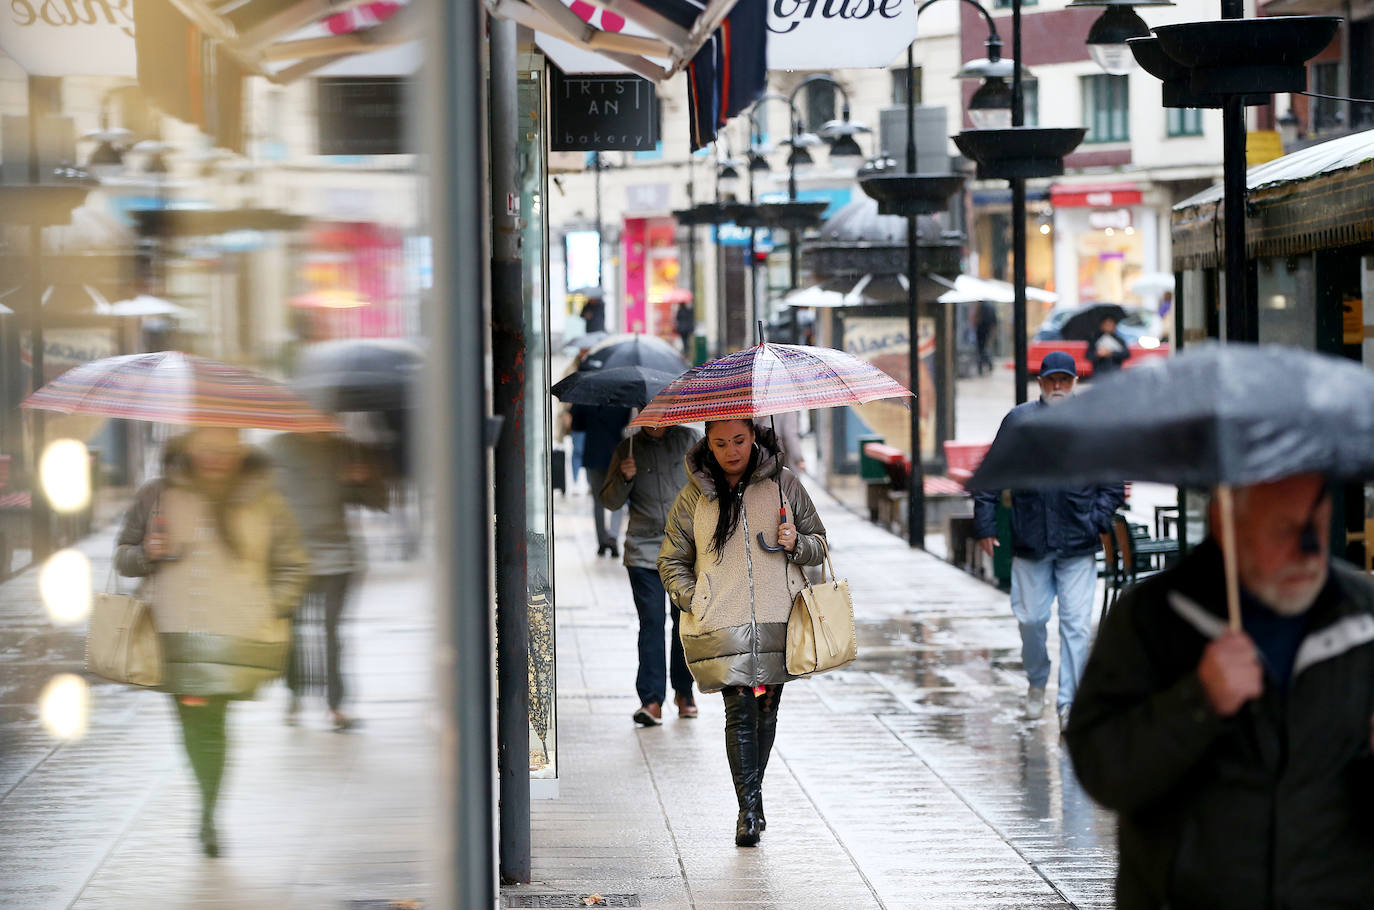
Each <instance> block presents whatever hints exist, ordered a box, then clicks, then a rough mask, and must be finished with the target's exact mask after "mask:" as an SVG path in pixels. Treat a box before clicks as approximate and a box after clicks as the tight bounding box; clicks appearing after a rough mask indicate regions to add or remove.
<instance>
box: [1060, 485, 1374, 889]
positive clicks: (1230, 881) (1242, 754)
mask: <svg viewBox="0 0 1374 910" xmlns="http://www.w3.org/2000/svg"><path fill="white" fill-rule="evenodd" d="M1331 514H1332V500H1331V496H1330V494H1329V492H1328V490H1327V482H1326V479H1325V477H1324V476H1322V475H1320V474H1314V473H1309V474H1300V475H1293V476H1289V477H1286V478H1283V479H1280V480H1277V481H1271V482H1266V483H1260V484H1255V485H1252V486H1248V487H1238V488H1237V489H1236V490H1235V521H1234V527H1235V533H1234V542H1235V566H1236V570H1237V572H1236V574H1237V576H1238V580H1239V585H1240V613H1239V616H1240V621H1241V625H1242V627H1243V631H1238V630H1233V629H1230V628H1228V624H1227V621H1226V616H1227V609H1226V604H1227V592H1226V585H1225V574H1224V570H1223V546H1222V545H1221V544H1220V543H1219V542H1218V540H1217V537H1218V536H1224V532H1219V531H1218V530H1217V529H1218V528H1222V527H1224V526H1225V525H1224V523H1223V521H1222V516H1221V514H1220V509H1219V508H1218V507H1217V504H1216V503H1215V502H1214V503H1213V511H1212V515H1211V522H1212V528H1213V535H1214V536H1213V537H1209V538H1208V539H1207V540H1206V541H1205V542H1204V543H1203V544H1201V545H1200V546H1198V547H1197V549H1195V550H1194V551H1193V552H1192V553H1190V554H1189V555H1188V556H1187V557H1186V558H1185V559H1184V560H1183V561H1182V562H1181V563H1180V564H1179V565H1178V566H1176V567H1174V568H1172V569H1169V570H1167V571H1165V572H1161V573H1159V574H1157V575H1154V576H1152V577H1150V578H1149V579H1147V580H1146V581H1144V582H1142V583H1141V584H1139V585H1137V586H1136V587H1134V588H1132V589H1131V590H1130V591H1128V592H1126V594H1125V595H1124V596H1123V597H1122V598H1121V600H1120V601H1119V602H1118V603H1117V604H1116V606H1114V607H1113V608H1112V611H1111V613H1110V614H1108V616H1107V618H1106V619H1105V620H1104V621H1103V623H1102V628H1101V630H1100V631H1099V635H1098V640H1097V644H1096V646H1095V647H1094V648H1093V652H1092V657H1091V659H1090V660H1089V661H1088V667H1087V671H1086V673H1085V674H1084V677H1083V682H1082V685H1081V687H1080V689H1079V694H1078V699H1077V701H1076V702H1075V703H1074V709H1073V717H1072V720H1071V721H1070V723H1069V726H1068V729H1067V730H1066V731H1065V734H1064V735H1065V739H1066V741H1067V743H1068V746H1069V751H1070V754H1071V755H1072V757H1073V763H1074V767H1075V769H1076V770H1077V772H1078V776H1079V779H1080V780H1081V781H1082V782H1083V786H1084V788H1085V789H1086V790H1087V791H1088V793H1090V794H1091V795H1092V796H1093V798H1094V799H1096V800H1098V801H1099V802H1100V803H1102V804H1103V805H1105V806H1107V807H1108V808H1110V809H1114V810H1116V811H1117V812H1118V813H1119V824H1120V838H1119V844H1120V868H1119V871H1118V874H1117V904H1116V906H1117V907H1119V908H1121V910H1135V908H1147V907H1148V908H1159V907H1166V906H1167V907H1172V908H1177V910H1184V908H1203V907H1205V908H1209V910H1217V908H1220V910H1225V908H1246V910H1249V908H1261V907H1266V908H1279V907H1366V906H1369V905H1370V902H1371V900H1372V899H1374V897H1372V896H1374V863H1371V862H1370V857H1371V856H1374V824H1371V819H1374V811H1372V810H1374V758H1371V745H1372V743H1371V715H1374V685H1371V681H1374V581H1371V579H1370V578H1369V576H1367V575H1365V574H1364V573H1362V572H1360V571H1358V570H1357V569H1355V568H1354V567H1352V566H1347V565H1344V564H1342V563H1332V562H1331V560H1330V555H1329V554H1330V543H1329V540H1330V529H1331Z"/></svg>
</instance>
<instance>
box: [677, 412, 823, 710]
mask: <svg viewBox="0 0 1374 910" xmlns="http://www.w3.org/2000/svg"><path fill="white" fill-rule="evenodd" d="M757 438H758V442H759V444H760V445H761V446H762V448H763V453H762V456H761V457H760V459H759V463H758V466H757V467H756V468H755V470H754V474H753V477H752V478H751V479H750V481H749V484H748V485H747V486H746V487H745V489H744V508H743V510H742V514H741V515H740V522H739V527H738V529H737V530H736V531H735V534H734V535H733V536H732V537H731V538H730V540H729V541H728V543H727V544H726V547H725V553H724V554H723V556H722V557H721V558H720V559H719V560H717V558H716V555H717V554H716V553H715V552H714V551H712V550H711V538H712V536H713V535H714V533H715V528H716V519H717V517H718V516H719V514H720V506H719V501H718V496H717V491H716V489H715V483H714V482H713V481H712V479H711V475H710V473H709V472H708V471H707V470H706V467H705V461H704V459H705V458H706V457H708V453H707V448H706V440H702V441H701V442H699V443H697V444H696V445H695V446H693V447H692V449H691V451H689V452H688V453H687V459H686V463H687V477H688V483H687V486H685V487H684V488H683V489H682V492H681V493H679V494H678V497H677V500H676V501H675V502H674V503H673V507H672V509H671V510H669V513H668V524H667V527H666V529H665V534H664V538H663V546H662V548H661V549H660V550H659V553H658V574H659V576H660V577H661V578H662V579H663V585H664V587H665V588H667V591H668V596H669V597H671V598H672V600H673V603H674V605H676V606H677V607H679V608H680V609H681V610H682V623H681V633H682V649H683V651H684V652H685V654H686V656H687V665H688V667H689V668H690V669H691V671H692V676H693V678H694V679H695V680H696V682H697V685H698V686H699V687H700V688H701V691H703V692H715V691H718V690H720V689H722V688H724V687H725V686H762V685H773V684H776V683H782V682H786V681H787V680H789V679H791V678H793V677H791V676H789V675H788V673H787V660H786V647H787V617H788V615H789V614H790V613H791V611H792V598H793V597H794V596H795V594H796V593H797V592H798V591H800V590H801V588H802V585H803V584H804V582H805V579H804V577H803V575H802V569H801V567H802V566H814V565H819V564H820V563H821V562H822V560H823V559H824V558H825V551H824V540H825V526H824V525H823V524H821V520H820V516H818V515H817V514H816V508H815V506H814V505H813V504H812V502H811V497H810V496H808V495H807V493H806V488H805V487H803V486H802V484H801V481H800V480H798V479H797V476H796V475H795V474H793V473H792V472H791V471H789V470H785V469H783V468H782V461H781V452H780V451H779V449H778V446H777V443H776V442H775V441H774V438H773V434H772V433H771V432H770V431H768V430H760V431H759V432H758V434H757ZM779 484H781V486H782V492H783V494H784V496H785V497H786V501H787V513H788V519H789V520H790V521H791V522H792V523H793V524H795V525H796V526H797V547H796V550H794V551H793V552H792V553H790V554H787V553H769V552H767V551H765V550H764V549H763V548H761V547H760V546H759V543H758V539H757V537H756V535H757V534H758V532H760V531H762V532H763V537H764V539H765V540H767V541H768V542H769V543H773V542H775V541H776V540H777V533H778V524H779V520H778V486H779Z"/></svg>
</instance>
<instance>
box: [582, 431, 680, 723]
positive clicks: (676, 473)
mask: <svg viewBox="0 0 1374 910" xmlns="http://www.w3.org/2000/svg"><path fill="white" fill-rule="evenodd" d="M699 439H701V434H700V433H698V432H696V431H695V430H691V429H688V428H687V427H682V426H673V427H664V428H657V427H645V428H644V429H642V430H640V431H639V432H637V433H635V434H634V435H633V436H631V437H630V438H629V439H625V440H622V441H621V443H620V445H618V446H617V447H616V449H615V452H613V453H612V454H611V462H610V466H609V468H608V469H607V471H606V481H605V483H604V484H602V486H601V489H600V490H599V491H598V492H599V494H600V498H601V504H602V505H604V506H605V507H606V508H608V509H619V508H620V507H621V506H623V505H625V504H626V503H627V502H628V504H629V507H630V525H629V527H628V528H627V529H626V531H625V570H626V571H627V572H629V574H630V590H631V591H632V592H633V594H634V599H635V610H636V611H638V613H639V673H638V675H636V677H635V689H636V690H637V691H638V693H639V705H640V706H639V709H638V710H637V711H635V713H634V719H635V722H636V723H638V724H640V725H641V726H645V727H651V726H656V725H657V724H659V723H662V721H663V700H664V698H665V696H666V694H667V685H668V682H669V679H668V676H669V670H671V675H672V684H673V691H674V692H675V693H676V695H675V697H674V699H673V701H674V703H675V704H676V705H677V710H678V716H679V717H682V718H684V719H686V718H693V717H696V716H697V706H696V701H695V699H694V698H693V697H692V672H691V671H690V670H688V669H687V659H686V657H684V656H683V653H682V639H681V638H680V637H679V634H678V616H679V614H680V613H681V611H680V610H679V609H678V608H677V607H672V619H673V636H672V642H671V643H670V644H669V653H670V655H671V658H670V661H669V662H668V663H667V665H665V661H664V658H663V620H664V607H665V605H666V604H667V594H665V593H664V590H663V580H662V579H661V578H659V574H658V551H659V549H660V548H661V547H662V546H663V533H664V526H665V525H666V524H667V521H668V510H669V509H670V508H672V505H673V501H674V500H675V499H677V494H678V491H680V490H681V489H682V485H683V483H684V480H685V478H684V474H683V467H682V466H683V464H684V462H685V459H686V457H687V451H688V450H689V449H691V448H692V446H694V445H695V444H696V443H697V441H698V440H699Z"/></svg>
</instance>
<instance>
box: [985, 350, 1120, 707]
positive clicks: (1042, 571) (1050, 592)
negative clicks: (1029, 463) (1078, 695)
mask: <svg viewBox="0 0 1374 910" xmlns="http://www.w3.org/2000/svg"><path fill="white" fill-rule="evenodd" d="M1077 382H1078V370H1077V368H1076V366H1075V365H1074V359H1073V357H1071V356H1070V355H1068V354H1065V353H1063V352H1062V351H1054V352H1052V353H1050V354H1047V355H1045V358H1044V360H1043V361H1042V362H1041V364H1040V377H1039V383H1040V400H1039V401H1035V402H1027V403H1025V404H1022V405H1018V406H1017V407H1015V408H1013V409H1012V410H1011V412H1010V413H1009V414H1007V416H1006V417H1005V418H1004V419H1003V421H1002V428H1003V429H1005V428H1006V427H1007V426H1008V425H1009V424H1011V423H1013V422H1015V421H1016V420H1019V419H1021V418H1022V417H1025V416H1027V415H1028V414H1030V413H1032V412H1033V411H1034V409H1035V408H1043V407H1050V406H1052V405H1054V404H1056V403H1058V402H1060V401H1064V400H1065V399H1067V398H1068V397H1069V395H1071V394H1072V393H1073V387H1074V385H1075V383H1077ZM998 433H999V434H1000V433H1001V430H998ZM999 496H1000V493H998V492H997V491H987V490H984V491H980V492H978V493H976V494H975V495H974V506H973V516H974V534H975V536H976V537H977V538H978V545H979V546H980V547H981V548H982V550H983V552H984V553H986V554H988V555H989V556H991V555H992V553H993V548H994V547H996V546H998V545H999V544H998V542H997V520H996V508H997V500H998V497H999ZM1125 501H1126V496H1125V489H1124V488H1123V486H1122V485H1121V484H1112V485H1105V486H1087V487H1065V488H1063V489H1054V490H1048V489H1046V490H1013V491H1012V493H1011V542H1012V551H1013V558H1012V562H1011V610H1012V613H1013V614H1015V616H1016V622H1017V624H1018V625H1019V626H1020V629H1021V658H1022V662H1023V663H1024V664H1025V667H1026V677H1027V679H1028V681H1029V683H1030V685H1029V688H1028V690H1027V692H1026V717H1028V718H1030V719H1032V720H1034V719H1037V718H1039V717H1040V715H1041V714H1042V713H1043V712H1044V710H1045V686H1046V684H1047V683H1048V682H1049V679H1050V655H1049V649H1048V647H1047V645H1046V639H1047V630H1048V628H1049V622H1050V610H1051V608H1052V607H1053V605H1054V601H1055V598H1056V597H1058V599H1059V694H1058V698H1057V700H1056V702H1057V708H1058V711H1057V713H1058V715H1059V726H1060V729H1063V727H1064V726H1065V724H1067V723H1068V718H1069V706H1070V705H1072V704H1073V695H1074V691H1075V690H1076V689H1077V688H1078V681H1079V679H1081V678H1082V676H1083V668H1084V666H1085V665H1086V664H1087V660H1088V639H1089V637H1090V636H1091V634H1092V607H1093V594H1094V592H1095V591H1096V588H1097V563H1096V555H1097V551H1098V550H1099V549H1100V548H1101V546H1102V541H1101V537H1100V535H1101V534H1105V533H1110V531H1111V529H1112V516H1113V515H1114V514H1115V513H1116V510H1117V509H1118V508H1120V507H1121V505H1122V504H1123V503H1124V502H1125Z"/></svg>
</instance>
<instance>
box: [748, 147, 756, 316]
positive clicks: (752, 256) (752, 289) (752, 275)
mask: <svg viewBox="0 0 1374 910" xmlns="http://www.w3.org/2000/svg"><path fill="white" fill-rule="evenodd" d="M749 152H750V156H749V164H750V167H749V206H750V208H753V206H754V168H753V167H752V165H753V163H754V161H753V155H754V142H753V137H752V135H751V137H750V142H749ZM756 214H757V213H756V212H751V213H750V220H751V221H752V220H753V218H754V216H755V215H756ZM755 230H756V228H755V227H754V226H752V225H751V226H750V228H749V322H746V323H745V325H746V326H747V325H749V324H750V323H752V322H754V321H756V320H757V319H758V318H759V257H758V254H757V253H756V252H755V247H754V231H755Z"/></svg>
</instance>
